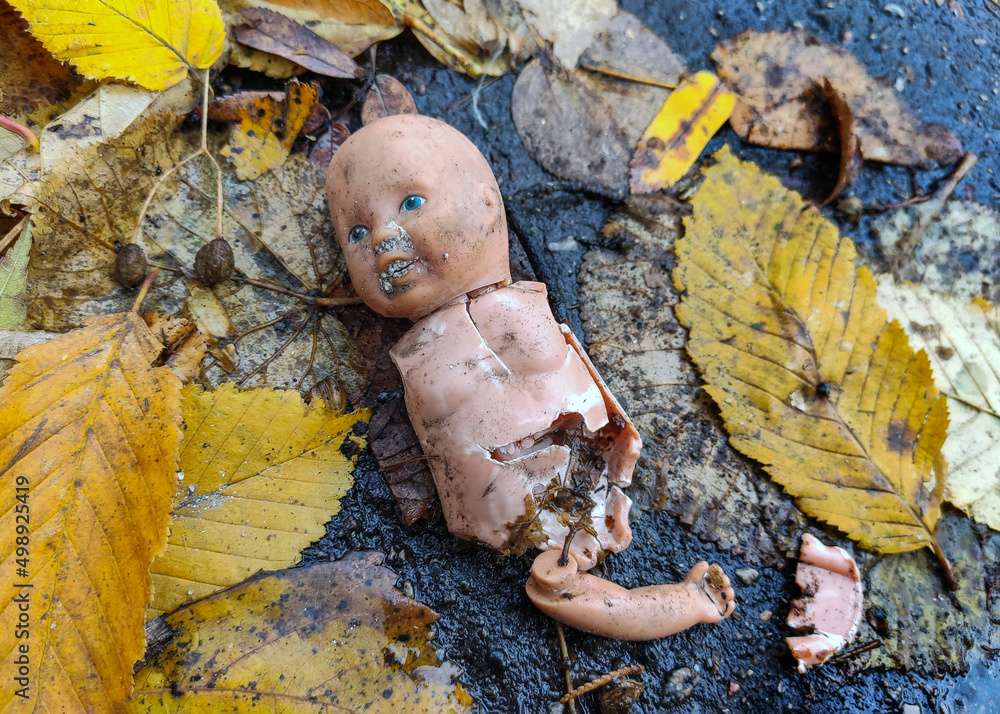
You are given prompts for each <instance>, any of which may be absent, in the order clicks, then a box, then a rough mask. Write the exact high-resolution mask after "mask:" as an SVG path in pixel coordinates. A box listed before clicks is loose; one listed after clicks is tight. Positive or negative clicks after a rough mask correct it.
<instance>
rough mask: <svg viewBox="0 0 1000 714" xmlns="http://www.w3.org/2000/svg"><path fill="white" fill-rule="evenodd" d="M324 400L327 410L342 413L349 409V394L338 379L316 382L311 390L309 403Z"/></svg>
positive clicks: (331, 378) (328, 378)
mask: <svg viewBox="0 0 1000 714" xmlns="http://www.w3.org/2000/svg"><path fill="white" fill-rule="evenodd" d="M316 399H322V400H323V401H324V402H325V403H326V407H327V409H330V410H333V411H338V412H342V411H344V410H345V409H347V394H345V393H344V388H343V387H341V386H340V382H338V381H337V379H336V377H327V378H326V379H323V380H320V381H319V382H316V384H315V385H314V386H313V388H312V389H310V390H309V401H310V402H311V401H315V400H316Z"/></svg>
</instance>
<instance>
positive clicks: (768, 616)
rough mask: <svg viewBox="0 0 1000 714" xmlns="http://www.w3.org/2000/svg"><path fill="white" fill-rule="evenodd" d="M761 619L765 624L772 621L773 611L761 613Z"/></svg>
mask: <svg viewBox="0 0 1000 714" xmlns="http://www.w3.org/2000/svg"><path fill="white" fill-rule="evenodd" d="M760 619H761V620H763V621H764V622H768V621H769V620H770V619H771V611H770V610H764V612H762V613H760Z"/></svg>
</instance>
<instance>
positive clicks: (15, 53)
mask: <svg viewBox="0 0 1000 714" xmlns="http://www.w3.org/2000/svg"><path fill="white" fill-rule="evenodd" d="M0 27H2V28H3V31H2V32H0V67H3V71H2V72H0V113H2V114H6V115H8V116H10V115H14V114H28V113H30V112H32V111H34V110H35V109H37V108H39V107H41V106H44V105H50V104H55V103H56V102H59V101H61V100H63V99H66V98H67V97H68V96H69V95H70V94H71V93H72V92H73V90H74V89H75V88H76V87H77V85H79V84H80V83H81V82H82V81H83V78H82V77H80V75H78V74H77V73H76V70H75V69H73V67H71V66H70V65H68V64H63V63H62V62H60V61H59V60H57V59H56V58H55V57H53V56H52V54H51V53H50V52H49V51H48V50H46V49H45V48H44V47H42V43H41V42H39V41H38V40H36V39H35V38H34V37H33V36H32V34H31V33H30V32H29V31H28V23H27V22H26V21H25V20H24V18H23V17H21V14H20V13H19V12H17V10H15V9H14V8H13V7H11V6H10V3H8V2H7V0H0Z"/></svg>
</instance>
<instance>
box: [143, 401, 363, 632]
mask: <svg viewBox="0 0 1000 714" xmlns="http://www.w3.org/2000/svg"><path fill="white" fill-rule="evenodd" d="M183 397H184V401H183V405H182V407H183V413H184V424H185V433H184V445H183V448H182V449H181V452H180V470H181V472H182V473H183V474H184V478H183V480H182V481H181V489H180V491H179V492H178V494H177V496H176V497H175V499H174V509H173V512H172V513H171V515H170V537H169V539H168V542H167V549H166V551H165V552H164V553H163V555H161V556H160V557H159V558H157V559H156V560H155V561H154V562H153V565H152V566H151V568H150V572H151V573H152V575H153V585H154V592H155V595H154V598H153V603H152V605H151V606H150V610H149V612H148V613H147V619H150V618H152V617H155V616H156V615H159V614H161V613H162V612H170V611H172V610H174V609H176V608H177V607H179V606H181V605H183V604H185V603H188V602H191V601H192V600H195V599H197V598H201V597H205V596H206V595H209V594H211V593H213V592H215V591H216V590H220V589H222V588H224V587H228V586H229V585H235V584H236V583H238V582H240V581H242V580H244V579H246V578H247V577H249V576H251V575H253V574H254V573H256V572H257V571H258V570H262V569H263V570H280V569H281V568H289V567H291V566H293V565H295V564H296V563H298V562H299V559H300V553H301V551H302V550H303V549H304V548H305V547H306V546H308V545H310V544H311V543H313V542H315V541H317V540H319V539H320V538H322V537H323V535H325V533H326V530H325V527H324V525H325V524H326V522H327V521H329V520H330V519H331V518H332V517H333V516H335V515H336V514H337V512H338V511H339V510H340V499H341V497H342V496H343V495H344V494H345V493H347V491H348V489H349V488H350V487H351V485H352V484H353V482H354V480H353V478H352V477H351V473H352V471H353V469H354V464H355V462H356V461H357V457H358V454H359V453H360V452H361V450H362V449H363V448H364V447H365V440H364V436H363V434H364V433H365V431H366V430H367V426H368V425H367V423H366V422H365V419H366V417H367V416H368V415H367V413H366V412H365V411H356V412H352V413H350V414H343V413H340V412H334V411H330V410H327V409H325V408H323V407H322V406H317V405H313V406H306V404H305V403H303V401H302V397H301V396H300V395H299V393H298V392H296V391H291V390H287V391H277V390H273V389H253V390H247V391H242V392H241V391H239V390H238V389H236V387H235V386H233V385H232V384H225V385H222V386H221V387H219V388H218V389H216V390H215V391H212V392H205V391H203V390H202V389H201V388H199V387H188V388H187V389H185V390H184V393H183Z"/></svg>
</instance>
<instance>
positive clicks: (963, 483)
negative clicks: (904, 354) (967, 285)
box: [878, 278, 1000, 530]
mask: <svg viewBox="0 0 1000 714" xmlns="http://www.w3.org/2000/svg"><path fill="white" fill-rule="evenodd" d="M878 298H879V303H881V304H882V305H883V306H884V307H885V309H886V311H887V312H888V313H889V316H890V317H892V318H894V319H897V320H899V321H900V323H901V324H903V325H905V326H906V331H907V332H908V333H909V335H910V341H911V342H913V344H914V345H915V346H916V347H918V348H922V349H924V350H926V351H927V354H928V356H929V357H930V360H931V364H932V365H933V369H934V382H935V383H936V384H937V386H938V388H939V389H940V390H941V391H942V392H944V394H945V395H947V397H948V410H949V411H950V412H951V422H952V426H951V429H950V433H949V434H948V440H947V441H946V442H945V444H944V449H943V451H944V455H945V457H946V458H947V459H948V463H949V464H950V465H951V466H950V468H949V473H948V483H947V485H946V486H945V499H946V500H948V501H949V502H951V503H953V504H954V505H956V506H958V507H959V508H961V509H962V510H963V511H965V512H966V513H968V514H969V515H970V516H972V517H973V518H975V519H976V520H977V521H979V522H980V523H985V524H986V525H988V526H989V527H990V528H992V529H994V530H1000V439H998V438H997V435H998V434H1000V375H998V373H997V367H998V365H1000V332H998V323H997V319H998V314H997V309H996V308H995V307H993V306H992V305H989V304H988V303H986V302H984V301H983V300H981V299H979V300H974V301H972V302H969V303H966V302H963V301H961V300H956V299H955V298H950V297H947V296H944V295H936V294H934V293H932V292H931V291H930V290H928V289H927V288H925V287H922V286H918V285H909V284H907V285H896V284H895V283H894V282H893V281H892V279H891V278H883V279H880V280H879V285H878Z"/></svg>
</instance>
